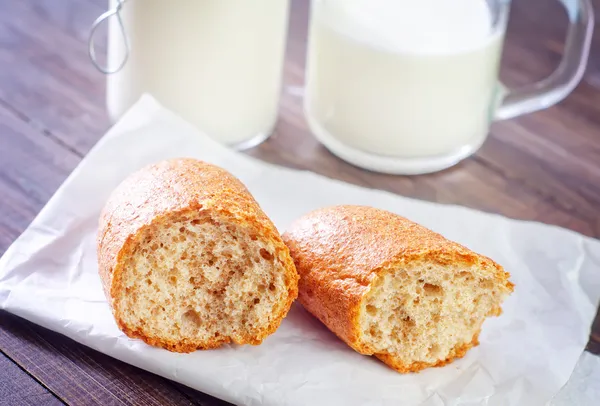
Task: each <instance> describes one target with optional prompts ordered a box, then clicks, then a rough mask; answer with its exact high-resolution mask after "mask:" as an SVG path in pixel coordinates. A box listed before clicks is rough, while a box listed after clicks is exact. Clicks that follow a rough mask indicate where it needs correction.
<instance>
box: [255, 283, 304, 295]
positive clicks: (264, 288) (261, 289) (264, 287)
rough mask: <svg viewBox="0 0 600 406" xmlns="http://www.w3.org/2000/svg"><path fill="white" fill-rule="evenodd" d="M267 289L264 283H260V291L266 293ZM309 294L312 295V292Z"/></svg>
mask: <svg viewBox="0 0 600 406" xmlns="http://www.w3.org/2000/svg"><path fill="white" fill-rule="evenodd" d="M266 289H267V287H266V286H265V285H262V284H261V285H258V291H259V292H260V293H264V292H265V290H266ZM309 296H310V294H309Z"/></svg>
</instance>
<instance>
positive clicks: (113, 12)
mask: <svg viewBox="0 0 600 406" xmlns="http://www.w3.org/2000/svg"><path fill="white" fill-rule="evenodd" d="M126 1H127V0H117V5H116V6H115V7H114V8H113V9H110V10H108V11H107V12H105V13H103V14H102V15H101V16H100V17H98V18H96V21H94V24H92V29H91V30H90V37H89V39H88V54H89V55H90V59H91V60H92V63H93V64H94V66H95V67H96V69H98V70H99V71H100V72H102V73H104V74H105V75H110V74H112V73H117V72H118V71H120V70H121V69H123V66H125V63H126V62H127V59H128V58H129V50H130V47H129V39H128V38H127V33H126V32H125V25H124V24H123V19H122V18H121V9H122V8H123V4H125V2H126ZM113 16H114V17H115V18H116V19H117V22H118V23H119V29H120V30H121V36H122V37H123V43H124V45H125V56H124V57H123V60H122V61H121V63H120V64H119V65H118V66H117V67H116V68H114V69H109V68H108V66H106V67H104V66H102V65H101V64H100V63H99V62H98V59H97V58H96V47H95V45H94V44H95V42H94V38H95V34H96V30H97V29H98V27H99V26H100V24H102V23H103V22H104V21H108V19H109V18H111V17H113Z"/></svg>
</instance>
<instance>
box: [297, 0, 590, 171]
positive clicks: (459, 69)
mask: <svg viewBox="0 0 600 406" xmlns="http://www.w3.org/2000/svg"><path fill="white" fill-rule="evenodd" d="M562 3H563V5H564V6H565V7H566V8H567V11H568V14H569V19H570V27H569V31H568V36H567V41H566V47H565V53H564V58H563V60H562V62H561V64H560V65H559V67H558V69H557V70H556V71H555V72H554V73H553V74H552V75H551V76H550V77H548V78H547V79H545V80H542V81H541V82H539V83H535V84H533V85H529V86H527V87H524V88H522V89H515V90H510V91H507V92H504V91H503V87H502V86H501V85H500V83H499V81H498V71H499V65H500V57H501V53H502V46H503V38H504V32H505V29H506V23H507V20H508V15H509V8H510V1H509V0H487V1H486V0H453V1H448V0H418V1H414V0H313V3H312V10H311V22H310V35H309V44H308V56H307V76H306V91H305V98H304V110H305V114H306V117H307V121H308V123H309V126H310V128H311V130H312V132H313V133H314V135H315V137H316V138H317V139H318V140H319V141H320V142H321V143H322V144H323V145H325V147H327V149H329V150H330V151H331V152H332V153H333V154H335V155H337V156H338V157H340V158H342V159H344V160H346V161H348V162H350V163H352V164H354V165H356V166H359V167H362V168H365V169H370V170H374V171H378V172H385V173H391V174H421V173H429V172H434V171H438V170H442V169H445V168H448V167H450V166H453V165H454V164H456V163H458V162H459V161H461V160H462V159H464V158H466V157H468V156H469V155H471V154H473V153H474V152H475V151H477V149H478V148H479V147H480V146H481V145H482V144H483V142H484V141H485V139H486V137H487V134H488V132H489V127H490V124H491V122H492V121H494V120H501V119H507V118H511V117H516V116H519V115H522V114H526V113H530V112H533V111H536V110H541V109H544V108H547V107H549V106H551V105H553V104H555V103H557V102H559V101H560V100H562V99H563V98H564V97H565V96H567V95H568V94H569V93H570V92H571V91H572V90H573V89H574V87H575V86H576V85H577V83H579V81H580V80H581V77H582V75H583V71H584V69H585V65H586V62H587V57H588V53H589V47H590V39H591V34H592V27H593V11H592V7H591V5H590V3H589V0H562Z"/></svg>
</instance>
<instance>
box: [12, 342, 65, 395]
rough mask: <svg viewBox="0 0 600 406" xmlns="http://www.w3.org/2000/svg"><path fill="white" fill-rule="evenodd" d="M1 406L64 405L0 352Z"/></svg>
mask: <svg viewBox="0 0 600 406" xmlns="http://www.w3.org/2000/svg"><path fill="white" fill-rule="evenodd" d="M0 371H2V374H1V375H0V376H2V377H6V379H0V406H10V405H31V406H56V405H62V404H63V402H61V401H60V400H59V399H58V398H56V397H55V396H54V395H53V394H52V393H51V392H50V391H48V389H46V388H45V387H44V386H42V385H41V384H40V383H39V382H37V381H36V380H35V379H33V377H31V376H30V375H29V374H28V373H27V372H25V371H24V370H22V369H21V368H20V367H19V366H18V365H17V364H15V363H14V362H13V361H11V360H10V359H9V358H7V357H6V356H5V355H4V354H2V353H0Z"/></svg>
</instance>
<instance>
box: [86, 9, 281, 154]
mask: <svg viewBox="0 0 600 406" xmlns="http://www.w3.org/2000/svg"><path fill="white" fill-rule="evenodd" d="M109 7H110V9H111V10H113V11H112V12H109V13H106V16H107V17H110V18H106V19H107V20H108V24H109V26H108V28H109V30H108V67H109V69H108V70H117V72H115V73H111V74H109V75H108V76H107V88H106V92H107V108H108V112H109V115H110V117H111V119H112V120H113V121H114V120H116V119H118V118H119V117H120V116H121V115H122V114H123V113H124V112H125V111H126V110H127V109H128V108H129V107H131V105H132V104H134V103H135V102H136V101H137V100H138V99H139V98H140V96H141V95H142V94H143V93H150V94H151V95H152V96H154V97H155V98H156V99H157V100H158V101H159V102H160V103H161V104H163V105H164V106H165V107H167V108H169V109H171V110H172V111H174V112H175V113H177V114H178V115H180V116H182V117H183V118H185V119H186V120H188V121H189V122H191V123H192V124H194V125H196V126H197V127H198V128H199V129H201V130H202V131H204V132H205V133H206V134H207V135H209V136H211V137H212V138H214V139H216V140H217V141H220V142H221V143H223V144H226V145H230V146H232V147H236V148H238V149H243V148H249V147H252V146H254V145H256V144H258V143H260V142H262V141H264V140H265V139H266V138H267V137H268V136H269V135H270V134H271V132H272V130H273V127H274V126H275V121H276V119H277V116H278V104H279V95H280V89H281V80H282V68H283V60H284V50H285V41H286V34H287V26H288V17H289V0H252V1H248V0H176V1H172V0H127V1H125V0H110V1H109ZM97 21H98V20H97ZM90 41H91V45H90V50H91V51H92V50H93V38H91V39H90ZM91 54H93V52H91ZM125 57H127V58H126V60H124V58H125ZM120 65H122V66H120ZM115 68H118V69H115Z"/></svg>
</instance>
